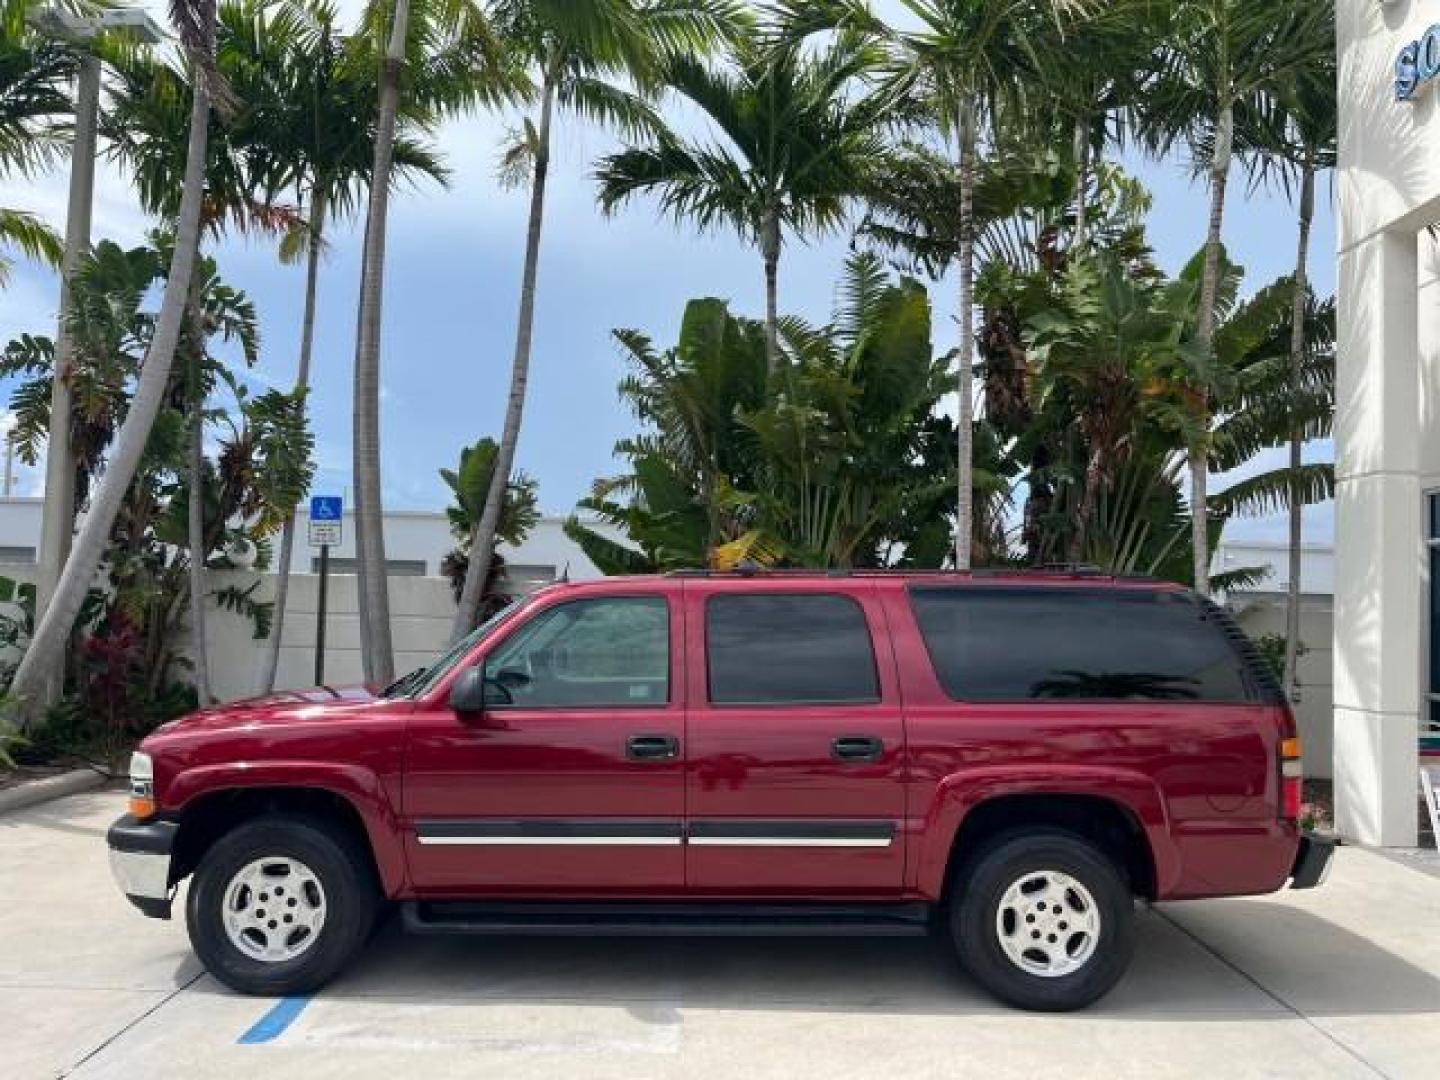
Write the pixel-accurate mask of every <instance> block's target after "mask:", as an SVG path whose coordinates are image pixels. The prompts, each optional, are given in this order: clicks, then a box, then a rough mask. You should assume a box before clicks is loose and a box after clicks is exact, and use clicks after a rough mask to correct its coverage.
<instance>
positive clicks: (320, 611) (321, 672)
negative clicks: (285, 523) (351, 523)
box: [310, 495, 345, 686]
mask: <svg viewBox="0 0 1440 1080" xmlns="http://www.w3.org/2000/svg"><path fill="white" fill-rule="evenodd" d="M344 522H345V505H344V503H343V502H342V501H341V500H340V497H339V496H335V495H316V496H314V497H312V498H311V499H310V546H311V547H318V548H319V549H320V595H319V598H318V603H317V604H316V612H315V685H316V686H324V685H325V621H326V620H325V614H326V606H327V600H328V599H329V591H330V590H329V585H330V549H331V548H332V547H334V546H336V545H338V544H339V543H340V542H341V541H342V540H343V539H344V532H345V530H344Z"/></svg>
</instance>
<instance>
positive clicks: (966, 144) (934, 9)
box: [889, 0, 1095, 570]
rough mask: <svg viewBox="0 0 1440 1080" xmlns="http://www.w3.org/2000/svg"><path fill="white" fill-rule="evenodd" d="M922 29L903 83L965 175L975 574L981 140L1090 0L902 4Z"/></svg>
mask: <svg viewBox="0 0 1440 1080" xmlns="http://www.w3.org/2000/svg"><path fill="white" fill-rule="evenodd" d="M903 2H904V4H905V7H906V8H907V9H908V11H909V12H910V14H911V15H912V16H913V17H914V18H915V19H916V20H918V22H919V24H920V25H919V29H916V30H898V29H891V30H890V32H889V37H890V39H891V40H892V42H893V43H894V44H895V46H896V47H897V50H898V58H899V64H900V67H901V78H902V79H903V80H904V82H905V83H907V84H908V85H909V86H911V87H912V88H913V89H912V92H913V93H915V94H917V95H918V96H919V97H920V98H921V100H922V101H924V102H925V103H926V104H927V106H928V107H929V109H930V110H931V112H932V114H933V117H934V120H935V122H936V124H937V125H938V126H939V128H940V130H941V132H942V133H943V134H944V135H945V136H946V137H947V138H948V139H950V140H952V141H953V143H954V146H955V149H956V168H957V171H958V173H959V177H960V205H959V207H958V208H957V212H958V218H959V253H958V260H957V261H958V263H959V270H960V309H959V310H960V317H959V322H960V350H959V359H958V366H959V378H958V380H957V381H958V386H957V389H958V391H959V395H960V409H959V411H960V415H959V422H958V430H959V434H958V442H959V446H958V453H959V469H958V476H957V490H956V499H957V503H956V514H955V519H956V520H955V567H956V569H958V570H968V569H970V564H971V552H972V547H973V542H974V536H973V534H974V518H975V514H974V457H975V446H974V439H975V424H974V409H975V402H974V393H975V390H974V382H975V236H976V222H975V185H976V176H977V169H978V166H979V155H980V153H981V152H982V144H981V133H982V129H983V128H984V127H986V126H987V125H988V126H989V127H990V129H991V130H992V131H993V130H997V129H998V128H999V127H1000V126H1001V124H1002V116H1004V115H1006V114H1007V113H1010V112H1011V111H1012V110H1013V112H1015V113H1016V114H1021V115H1023V112H1024V110H1023V109H1021V108H1019V107H1018V106H1019V105H1020V103H1022V102H1024V101H1025V100H1026V98H1027V95H1028V94H1029V93H1030V88H1031V87H1035V86H1043V85H1044V84H1045V82H1046V81H1047V77H1048V68H1047V66H1046V65H1045V64H1044V62H1043V59H1044V58H1043V55H1042V53H1043V45H1042V43H1043V42H1045V41H1047V40H1051V39H1053V36H1054V32H1055V30H1056V28H1063V27H1064V26H1065V25H1066V24H1067V22H1070V21H1073V20H1075V19H1077V18H1079V17H1081V16H1085V15H1088V14H1089V13H1090V11H1091V10H1092V9H1093V8H1094V7H1095V4H1094V3H1093V0H903Z"/></svg>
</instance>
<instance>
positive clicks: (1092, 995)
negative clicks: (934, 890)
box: [948, 829, 1135, 1012]
mask: <svg viewBox="0 0 1440 1080" xmlns="http://www.w3.org/2000/svg"><path fill="white" fill-rule="evenodd" d="M1042 871H1051V872H1059V873H1062V874H1066V875H1068V876H1069V877H1071V878H1073V879H1074V880H1075V881H1077V882H1079V883H1080V884H1081V885H1083V886H1084V888H1085V889H1086V890H1087V891H1088V892H1089V893H1090V895H1091V897H1092V898H1093V900H1094V903H1095V907H1096V909H1097V911H1098V914H1099V917H1100V932H1099V934H1098V935H1097V936H1096V943H1095V946H1094V951H1093V952H1092V953H1091V955H1090V957H1089V959H1088V960H1086V961H1084V962H1083V965H1082V966H1081V967H1080V968H1078V969H1077V970H1075V971H1073V972H1071V973H1069V974H1063V975H1054V976H1047V975H1039V974H1034V973H1032V972H1030V971H1027V970H1025V969H1024V968H1022V967H1020V966H1019V964H1017V963H1016V962H1013V961H1012V960H1011V959H1010V957H1009V956H1007V955H1006V952H1005V949H1004V948H1003V946H1002V944H1001V931H1000V929H999V928H998V927H997V918H998V916H999V913H1000V905H1001V901H1002V899H1003V898H1004V895H1005V893H1006V891H1007V890H1008V889H1009V888H1010V887H1011V885H1013V884H1015V883H1016V882H1018V881H1020V880H1021V879H1022V878H1024V877H1025V876H1026V875H1027V874H1032V873H1033V874H1039V873H1040V872H1042ZM950 898H951V899H950V911H949V919H948V923H949V927H950V936H951V938H952V940H953V942H954V945H955V949H956V951H957V953H958V954H959V957H960V962H961V964H963V965H964V967H965V969H966V970H967V971H968V972H969V973H970V975H971V976H972V977H973V978H974V979H975V981H976V982H978V983H980V985H981V986H983V987H984V988H985V989H986V990H988V991H990V993H992V994H994V995H995V996H996V997H998V998H1000V1000H1002V1001H1005V1002H1008V1003H1009V1004H1011V1005H1016V1006H1018V1007H1020V1008H1022V1009H1032V1010H1036V1011H1039V1012H1068V1011H1071V1010H1074V1009H1082V1008H1084V1007H1085V1006H1087V1005H1090V1004H1092V1003H1094V1002H1096V1001H1098V1000H1099V999H1100V998H1102V997H1104V996H1105V995H1106V994H1107V993H1109V991H1110V990H1111V989H1112V988H1113V987H1114V986H1115V984H1116V983H1117V982H1119V981H1120V977H1121V976H1122V975H1124V974H1125V970H1126V968H1128V967H1129V966H1130V958H1131V956H1132V955H1133V953H1134V950H1135V927H1134V917H1135V900H1134V897H1133V896H1132V895H1131V893H1130V888H1129V886H1128V885H1127V884H1126V880H1125V877H1124V875H1123V873H1122V872H1121V871H1120V869H1119V868H1117V867H1116V866H1115V864H1114V863H1113V862H1112V861H1111V860H1110V859H1109V857H1107V856H1106V855H1105V853H1104V852H1102V851H1101V850H1100V849H1099V848H1097V847H1096V846H1095V845H1094V844H1092V843H1090V842H1089V841H1088V840H1085V839H1084V838H1082V837H1080V836H1076V835H1075V834H1073V833H1068V832H1063V831H1060V830H1048V829H1047V830H1036V829H1030V830H1025V831H1017V832H1012V833H1007V834H1004V835H1002V836H999V837H996V838H995V840H994V841H992V842H991V843H990V844H988V845H987V846H986V847H985V848H983V849H982V850H981V851H980V852H978V853H977V854H976V855H975V856H974V857H973V858H971V859H967V860H966V861H965V862H964V863H963V864H962V865H961V866H960V867H959V868H958V869H957V871H956V878H955V880H954V881H952V882H951V889H950ZM1040 917H1041V918H1042V920H1043V916H1040ZM1061 936H1062V937H1063V935H1061ZM1077 951H1078V950H1077Z"/></svg>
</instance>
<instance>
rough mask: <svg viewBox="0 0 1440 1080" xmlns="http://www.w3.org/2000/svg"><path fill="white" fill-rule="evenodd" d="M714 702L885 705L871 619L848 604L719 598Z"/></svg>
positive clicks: (710, 646)
mask: <svg viewBox="0 0 1440 1080" xmlns="http://www.w3.org/2000/svg"><path fill="white" fill-rule="evenodd" d="M705 652H706V658H707V660H708V663H709V669H710V700H711V701H712V702H714V703H716V704H719V705H800V704H824V703H858V702H868V701H878V700H879V698H880V686H879V682H878V680H877V678H876V674H875V653H874V650H873V649H872V647H871V644H870V630H869V627H868V626H867V625H866V623H865V612H864V610H863V609H862V608H861V607H860V605H859V604H857V603H856V602H855V601H854V600H852V599H851V598H850V597H848V596H839V595H822V594H813V593H806V594H784V593H764V594H761V593H754V594H748V595H747V594H737V595H726V596H712V597H711V598H710V600H709V602H708V603H707V604H706V607H705Z"/></svg>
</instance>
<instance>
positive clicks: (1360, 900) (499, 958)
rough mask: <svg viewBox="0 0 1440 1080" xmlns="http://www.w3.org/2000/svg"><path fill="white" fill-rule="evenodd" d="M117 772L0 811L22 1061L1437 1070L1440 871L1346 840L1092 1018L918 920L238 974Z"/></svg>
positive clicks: (1210, 908)
mask: <svg viewBox="0 0 1440 1080" xmlns="http://www.w3.org/2000/svg"><path fill="white" fill-rule="evenodd" d="M121 809H122V798H121V796H120V795H119V794H118V793H114V792H104V793H96V794H91V795H81V796H74V797H71V798H68V799H64V800H61V801H59V802H54V803H50V804H48V805H45V806H42V807H36V808H33V809H31V810H28V811H21V812H18V813H14V814H9V815H5V816H3V817H0V895H3V896H4V897H6V898H7V901H8V902H7V903H6V904H4V905H3V907H0V1013H3V1015H5V1016H6V1017H7V1018H9V1025H8V1031H7V1033H6V1038H5V1041H4V1045H3V1050H0V1076H3V1077H5V1078H6V1080H29V1078H31V1077H37V1078H38V1077H55V1076H73V1077H77V1078H85V1080H96V1078H101V1077H105V1078H110V1077H114V1078H116V1080H137V1078H143V1077H157V1078H158V1077H164V1078H167V1080H168V1078H172V1077H187V1078H188V1077H203V1078H205V1080H226V1078H231V1077H234V1078H242V1077H243V1078H244V1080H254V1078H255V1077H257V1076H263V1077H265V1080H280V1078H285V1077H297V1078H298V1077H304V1078H307V1080H314V1078H317V1077H332V1076H333V1077H342V1076H343V1077H346V1078H347V1080H368V1078H376V1080H379V1078H386V1080H390V1078H401V1080H421V1078H428V1077H466V1078H470V1077H498V1078H504V1080H524V1078H531V1077H547V1078H549V1077H561V1076H565V1077H616V1078H621V1077H623V1078H626V1080H634V1078H639V1077H686V1078H690V1080H703V1078H709V1077H739V1078H743V1080H757V1078H762V1077H794V1078H799V1077H805V1078H808V1077H826V1078H837V1080H838V1078H846V1077H898V1076H904V1077H906V1080H918V1078H928V1077H946V1078H953V1077H965V1076H977V1077H979V1076H983V1077H987V1078H991V1077H994V1078H1002V1077H1012V1076H1014V1077H1021V1076H1023V1077H1027V1078H1032V1080H1033V1078H1035V1077H1050V1076H1057V1077H1058V1076H1064V1077H1066V1078H1076V1077H1090V1076H1095V1077H1105V1078H1106V1080H1115V1078H1120V1077H1131V1076H1134V1077H1147V1078H1153V1077H1187V1076H1213V1077H1225V1078H1227V1080H1229V1078H1234V1077H1261V1076H1266V1077H1287V1078H1288V1077H1312V1076H1313V1077H1352V1076H1353V1077H1376V1076H1386V1077H1429V1078H1433V1077H1435V1076H1437V1075H1440V876H1435V875H1433V874H1430V873H1427V872H1426V871H1425V868H1424V867H1423V866H1421V865H1419V864H1416V865H1413V866H1412V865H1406V864H1404V863H1402V862H1400V861H1396V860H1393V859H1390V858H1386V857H1384V856H1381V855H1378V854H1375V853H1372V852H1367V851H1362V850H1357V849H1353V848H1347V849H1343V850H1342V851H1341V852H1340V853H1339V855H1338V857H1337V862H1336V866H1335V872H1334V875H1333V876H1332V879H1331V881H1330V883H1329V884H1328V885H1327V886H1325V887H1324V888H1321V889H1317V890H1314V891H1312V892H1308V893H1288V894H1281V895H1278V896H1276V897H1269V898H1264V899H1247V900H1229V901H1207V902H1202V903H1190V904H1174V905H1163V906H1160V907H1157V908H1154V909H1153V910H1150V911H1146V912H1145V913H1143V914H1142V915H1141V917H1140V926H1139V943H1138V950H1137V956H1136V961H1135V965H1134V967H1133V969H1132V970H1131V972H1130V974H1129V975H1128V976H1127V978H1126V979H1125V981H1124V982H1123V983H1122V984H1121V985H1120V987H1119V989H1117V990H1116V991H1115V993H1114V994H1112V995H1111V996H1110V997H1109V998H1107V999H1106V1000H1105V1001H1104V1002H1102V1003H1101V1004H1100V1005H1099V1006H1097V1007H1095V1008H1093V1009H1091V1010H1089V1011H1088V1012H1085V1013H1080V1014H1075V1015H1070V1016H1038V1015H1030V1014H1025V1013H1020V1012H1015V1011H1013V1010H1010V1009H1007V1008H1005V1007H1003V1006H1001V1005H998V1004H996V1003H994V1002H993V1001H991V1000H990V999H989V998H987V997H986V996H984V995H983V994H982V993H981V992H980V991H979V990H978V989H977V988H976V987H975V986H974V985H972V984H971V983H970V982H969V981H968V980H967V979H966V978H965V976H964V975H963V974H962V973H960V972H959V971H958V970H957V969H956V966H955V965H954V963H953V962H952V961H951V960H950V958H949V957H948V955H946V953H945V951H944V949H943V948H941V947H940V946H939V945H938V944H936V943H934V942H931V941H928V940H923V939H900V940H863V939H862V940H853V941H845V940H810V941H805V940H795V941H776V940H756V941H737V940H697V941H674V940H654V941H643V940H642V941H633V940H593V941H586V940H578V941H577V940H559V939H540V938H537V939H463V938H462V939H453V938H407V937H405V936H403V935H401V934H400V933H398V931H397V930H396V928H395V927H394V926H391V927H389V928H387V929H386V930H384V931H382V932H381V934H380V935H379V937H378V938H377V940H376V941H375V942H374V943H373V944H372V945H371V947H370V949H369V950H368V951H367V953H366V954H365V955H364V956H363V958H362V959H361V961H360V962H359V963H358V964H356V965H355V966H354V967H353V968H352V969H351V970H350V971H349V972H348V973H347V974H346V975H345V976H344V977H343V978H342V979H340V980H339V981H338V982H336V983H335V984H334V985H333V986H331V987H330V988H328V989H326V990H325V991H323V992H322V993H320V994H318V995H316V996H315V997H313V998H305V999H286V1000H278V1001H277V1000H275V999H270V1000H266V999H260V998H246V997H240V996H238V995H235V994H232V993H231V992H229V991H228V990H226V989H224V988H223V987H221V986H220V985H219V984H218V983H216V982H215V981H214V980H213V979H211V978H210V977H208V976H207V975H205V974H204V972H203V971H202V970H201V968H200V966H199V965H198V963H197V962H196V961H195V958H194V957H193V956H192V954H191V952H190V948H189V944H188V942H187V941H186V938H185V931H184V925H183V922H181V921H173V922H168V923H165V922H156V921H153V920H149V919H145V918H143V917H141V916H140V915H139V913H138V912H135V911H133V910H132V909H131V908H130V907H129V905H128V904H127V903H126V902H125V901H124V900H123V899H122V898H121V897H120V895H119V894H118V893H117V892H116V890H115V889H114V887H113V886H112V884H111V882H110V878H109V872H108V868H107V866H106V855H105V844H104V832H105V828H106V826H107V825H108V824H109V822H110V821H111V820H112V819H113V818H114V817H116V816H117V815H118V814H119V813H120V812H121Z"/></svg>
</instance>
